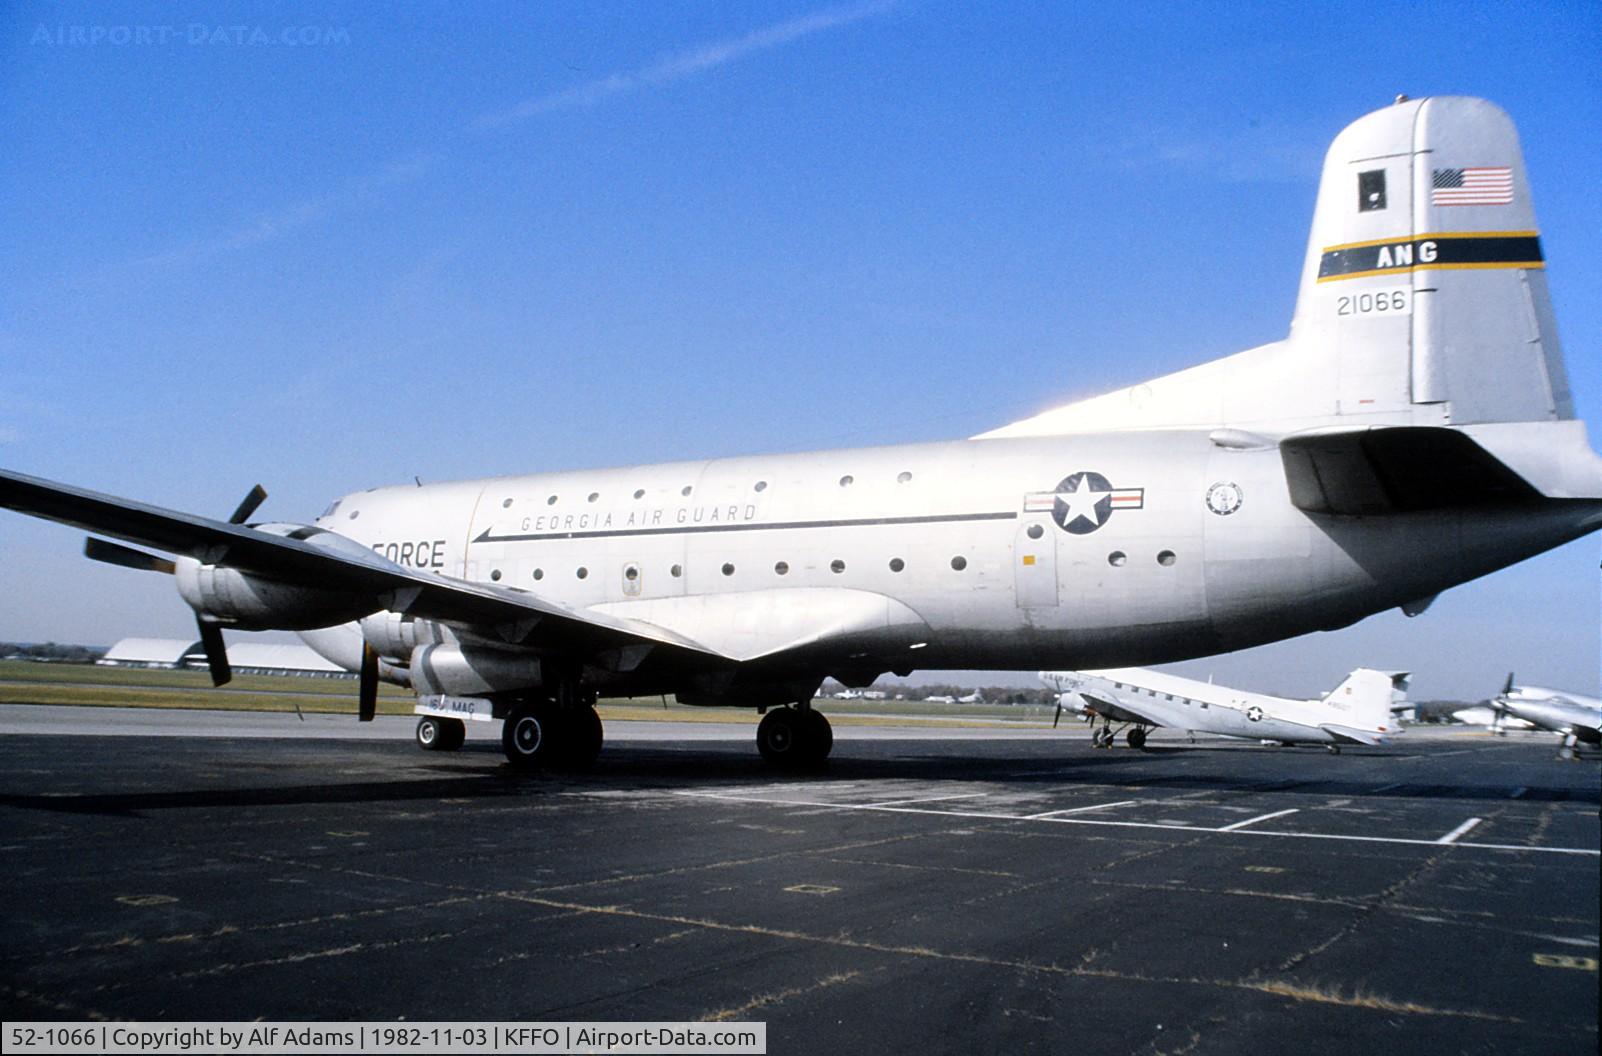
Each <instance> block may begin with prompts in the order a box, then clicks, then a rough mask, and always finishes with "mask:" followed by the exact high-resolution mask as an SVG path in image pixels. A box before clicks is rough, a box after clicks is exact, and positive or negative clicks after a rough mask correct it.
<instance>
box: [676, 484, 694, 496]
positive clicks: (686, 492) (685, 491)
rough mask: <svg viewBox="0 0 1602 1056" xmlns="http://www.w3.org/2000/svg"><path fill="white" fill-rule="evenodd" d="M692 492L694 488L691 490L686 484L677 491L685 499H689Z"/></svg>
mask: <svg viewBox="0 0 1602 1056" xmlns="http://www.w3.org/2000/svg"><path fill="white" fill-rule="evenodd" d="M694 490H695V489H694V488H692V487H691V486H690V485H688V484H686V485H684V487H683V488H681V489H680V490H679V494H680V495H683V496H684V497H685V498H689V497H690V492H692V491H694Z"/></svg>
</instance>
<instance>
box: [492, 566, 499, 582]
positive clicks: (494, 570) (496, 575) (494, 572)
mask: <svg viewBox="0 0 1602 1056" xmlns="http://www.w3.org/2000/svg"><path fill="white" fill-rule="evenodd" d="M490 578H491V579H493V580H494V581H495V582H497V583H499V582H500V580H501V570H500V569H498V568H492V569H490Z"/></svg>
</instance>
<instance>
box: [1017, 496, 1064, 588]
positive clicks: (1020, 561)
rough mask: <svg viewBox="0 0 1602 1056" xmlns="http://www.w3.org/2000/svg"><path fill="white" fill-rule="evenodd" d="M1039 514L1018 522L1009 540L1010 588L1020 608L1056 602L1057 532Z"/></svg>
mask: <svg viewBox="0 0 1602 1056" xmlns="http://www.w3.org/2000/svg"><path fill="white" fill-rule="evenodd" d="M1053 528H1054V526H1052V525H1051V524H1050V522H1049V521H1048V520H1047V519H1046V518H1044V517H1042V518H1040V519H1038V520H1030V521H1029V522H1028V523H1026V524H1023V525H1021V526H1019V528H1018V534H1017V535H1016V536H1015V537H1014V539H1013V544H1012V571H1013V591H1014V594H1015V595H1016V597H1017V599H1018V607H1019V608H1020V609H1039V608H1055V607H1056V605H1057V536H1056V533H1055V531H1054V530H1053Z"/></svg>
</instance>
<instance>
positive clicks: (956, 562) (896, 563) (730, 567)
mask: <svg viewBox="0 0 1602 1056" xmlns="http://www.w3.org/2000/svg"><path fill="white" fill-rule="evenodd" d="M1177 560H1178V557H1177V556H1176V555H1175V554H1174V552H1173V551H1172V550H1159V551H1158V552H1157V563H1158V564H1159V565H1162V566H1163V567H1164V568H1169V567H1171V566H1172V565H1173V564H1174V562H1175V561H1177ZM1107 563H1108V564H1109V565H1111V566H1113V567H1114V568H1123V567H1124V565H1126V564H1128V563H1129V555H1128V554H1126V553H1124V552H1123V551H1122V550H1114V551H1113V552H1112V553H1110V554H1108V555H1107ZM906 567H907V563H906V562H905V561H903V560H901V558H899V557H892V558H891V559H890V571H892V572H901V571H903V570H905V569H906ZM951 567H952V569H953V570H954V571H957V572H961V571H963V570H964V569H966V568H967V567H968V559H967V558H966V557H963V556H962V555H961V554H958V555H957V556H956V557H953V558H952V559H951ZM845 570H846V563H845V562H844V561H842V560H840V559H839V558H835V559H834V560H833V561H831V562H829V571H830V572H833V573H834V574H835V575H839V574H840V573H842V572H844V571H845ZM721 571H722V572H723V574H724V575H725V576H732V575H734V563H733V562H732V561H725V562H724V563H723V568H722V569H721ZM773 572H774V574H775V575H779V576H787V575H789V574H790V563H789V562H788V561H780V562H777V563H776V564H775V565H774V566H773ZM573 574H574V575H575V576H577V577H578V578H579V579H588V578H589V575H590V570H589V569H588V568H587V567H585V566H583V565H580V566H579V567H578V568H577V569H576V570H575V571H574V573H573ZM668 574H669V575H671V576H672V577H673V578H674V579H677V578H679V577H680V576H682V575H684V566H683V565H674V566H673V567H672V568H670V569H668ZM623 576H624V578H625V579H628V580H630V581H631V582H632V581H633V580H635V579H638V578H639V569H638V566H636V565H629V566H628V567H627V568H626V569H624V572H623ZM500 578H501V570H500V569H498V568H497V569H494V570H492V571H491V572H490V579H492V580H495V581H496V582H499V581H500ZM534 578H535V579H544V578H545V569H543V568H536V569H535V570H534Z"/></svg>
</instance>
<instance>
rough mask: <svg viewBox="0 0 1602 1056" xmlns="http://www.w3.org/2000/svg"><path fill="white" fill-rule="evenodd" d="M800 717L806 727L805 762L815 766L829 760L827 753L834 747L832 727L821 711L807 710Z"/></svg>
mask: <svg viewBox="0 0 1602 1056" xmlns="http://www.w3.org/2000/svg"><path fill="white" fill-rule="evenodd" d="M801 717H802V718H803V719H804V720H805V722H806V725H807V737H806V739H807V742H808V743H807V746H806V747H807V753H806V755H807V762H808V763H809V764H812V765H814V766H815V765H817V764H819V763H822V762H823V761H824V760H825V759H827V758H829V751H830V749H832V748H833V747H834V727H833V726H830V725H829V720H828V719H827V718H825V717H824V715H823V713H822V712H821V711H813V710H812V709H811V708H808V709H807V710H806V711H803V712H802V713H801Z"/></svg>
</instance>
